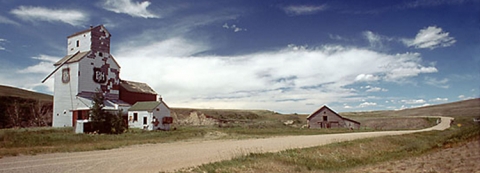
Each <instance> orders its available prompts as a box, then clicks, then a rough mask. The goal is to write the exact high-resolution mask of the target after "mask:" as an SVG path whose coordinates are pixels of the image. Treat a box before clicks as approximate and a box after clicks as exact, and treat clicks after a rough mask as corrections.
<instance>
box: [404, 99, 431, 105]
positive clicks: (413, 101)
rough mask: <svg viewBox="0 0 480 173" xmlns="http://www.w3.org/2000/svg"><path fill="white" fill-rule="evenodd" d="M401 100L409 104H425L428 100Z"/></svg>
mask: <svg viewBox="0 0 480 173" xmlns="http://www.w3.org/2000/svg"><path fill="white" fill-rule="evenodd" d="M400 102H401V103H405V104H409V105H413V104H425V103H427V101H425V100H423V99H410V100H401V101H400Z"/></svg>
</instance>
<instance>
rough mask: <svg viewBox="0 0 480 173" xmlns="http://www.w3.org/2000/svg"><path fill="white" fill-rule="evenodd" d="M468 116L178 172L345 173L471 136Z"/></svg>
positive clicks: (473, 129) (473, 127) (475, 130)
mask: <svg viewBox="0 0 480 173" xmlns="http://www.w3.org/2000/svg"><path fill="white" fill-rule="evenodd" d="M470 118H471V117H457V120H456V121H457V122H458V123H462V124H463V125H462V126H461V127H456V126H454V127H452V128H450V129H448V130H445V131H431V132H423V133H416V134H409V135H402V136H386V137H379V138H369V139H361V140H355V141H349V142H341V143H336V144H330V145H327V146H321V147H312V148H307V149H292V150H287V151H283V152H279V153H267V154H247V155H246V156H243V157H239V158H235V159H232V160H229V161H222V162H216V163H211V164H205V165H202V166H200V167H197V168H192V169H187V170H183V171H180V172H312V171H313V172H344V171H347V170H349V169H354V168H356V167H359V166H362V165H370V164H377V163H382V162H386V161H391V160H401V159H405V158H409V157H412V156H420V155H422V154H425V153H429V152H431V151H434V150H436V149H439V148H443V147H445V146H449V145H450V146H451V145H455V144H458V143H462V142H465V141H468V140H471V139H474V138H476V137H477V136H479V135H480V126H479V125H477V124H474V123H473V121H472V120H471V119H470ZM387 169H393V168H391V167H387ZM399 169H401V168H399ZM387 171H392V170H387Z"/></svg>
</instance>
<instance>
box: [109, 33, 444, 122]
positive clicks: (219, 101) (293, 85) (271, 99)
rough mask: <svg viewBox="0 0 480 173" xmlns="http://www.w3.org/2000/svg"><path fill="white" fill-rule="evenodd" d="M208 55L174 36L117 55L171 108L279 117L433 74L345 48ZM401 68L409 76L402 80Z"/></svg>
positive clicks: (203, 47)
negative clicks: (372, 83)
mask: <svg viewBox="0 0 480 173" xmlns="http://www.w3.org/2000/svg"><path fill="white" fill-rule="evenodd" d="M145 37H147V35H145ZM137 39H139V40H144V38H137ZM295 48H296V49H295ZM209 49H211V47H209V44H208V43H205V42H202V41H198V40H190V39H187V38H184V37H175V38H170V39H166V40H161V41H158V42H148V43H143V44H125V45H120V47H119V49H117V50H116V51H114V52H113V54H114V56H115V57H116V58H117V61H118V62H119V63H120V65H121V66H122V72H121V77H122V78H123V79H126V80H136V81H142V82H146V83H148V84H149V85H151V86H152V87H153V88H154V89H155V90H156V91H157V92H158V93H160V94H161V95H162V96H163V97H164V98H165V99H166V100H167V101H168V102H169V104H170V105H171V106H174V107H178V106H179V107H204V108H211V107H215V108H248V109H253V108H258V109H271V110H276V111H280V112H310V111H311V110H313V109H316V106H315V105H322V104H326V103H330V102H341V101H345V100H347V99H348V97H351V96H355V95H356V92H354V90H353V91H352V90H351V89H350V88H348V87H346V86H348V85H350V84H353V83H356V82H360V81H362V80H364V79H372V78H374V76H377V77H375V78H376V80H383V81H386V80H391V79H403V78H408V77H410V76H416V75H419V74H422V73H425V71H422V70H418V69H422V68H434V69H435V67H425V66H423V65H422V64H420V63H421V61H420V59H421V58H420V56H419V55H418V54H410V53H406V54H394V55H390V54H385V53H379V52H375V51H372V50H368V49H362V48H352V47H342V46H321V47H317V48H308V47H299V46H291V45H290V46H287V47H286V48H284V49H281V50H278V51H263V52H257V53H252V54H245V55H235V56H216V55H207V56H197V55H196V54H198V53H200V52H204V51H207V50H209ZM173 50H175V51H173ZM371 62H375V63H371ZM285 64H288V66H286V65H285ZM391 64H395V65H391ZM340 67H341V69H342V70H339V68H340ZM397 69H404V70H406V71H411V72H409V74H410V75H404V74H400V75H399V74H395V72H396V71H398V70H397ZM361 74H370V75H371V77H369V75H363V76H364V77H359V76H362V75H361ZM357 78H361V80H360V79H357ZM356 79H357V80H356ZM285 100H288V102H286V101H285ZM311 103H314V104H311Z"/></svg>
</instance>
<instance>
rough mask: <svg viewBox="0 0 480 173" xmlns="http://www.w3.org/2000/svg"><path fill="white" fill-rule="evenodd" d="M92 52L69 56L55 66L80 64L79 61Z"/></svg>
mask: <svg viewBox="0 0 480 173" xmlns="http://www.w3.org/2000/svg"><path fill="white" fill-rule="evenodd" d="M90 52H91V51H87V52H80V53H77V54H73V55H67V56H65V57H63V58H62V59H60V60H59V61H58V62H56V63H55V64H53V65H55V66H58V65H60V64H63V63H65V64H68V63H72V62H78V61H80V60H82V59H83V57H85V56H86V55H87V54H88V53H90ZM72 56H73V57H72ZM66 61H68V62H66Z"/></svg>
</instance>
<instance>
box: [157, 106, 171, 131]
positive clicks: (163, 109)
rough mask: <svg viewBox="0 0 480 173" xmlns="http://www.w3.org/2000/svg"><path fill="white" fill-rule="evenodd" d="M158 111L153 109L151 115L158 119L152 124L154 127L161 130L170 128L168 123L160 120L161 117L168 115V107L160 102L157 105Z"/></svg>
mask: <svg viewBox="0 0 480 173" xmlns="http://www.w3.org/2000/svg"><path fill="white" fill-rule="evenodd" d="M157 108H158V109H159V111H156V110H154V111H153V116H155V118H156V119H157V120H158V121H160V123H158V125H157V126H154V129H161V130H170V124H163V123H162V120H163V117H170V109H168V107H167V106H166V105H165V104H164V103H163V102H162V103H161V104H160V105H158V106H157Z"/></svg>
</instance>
